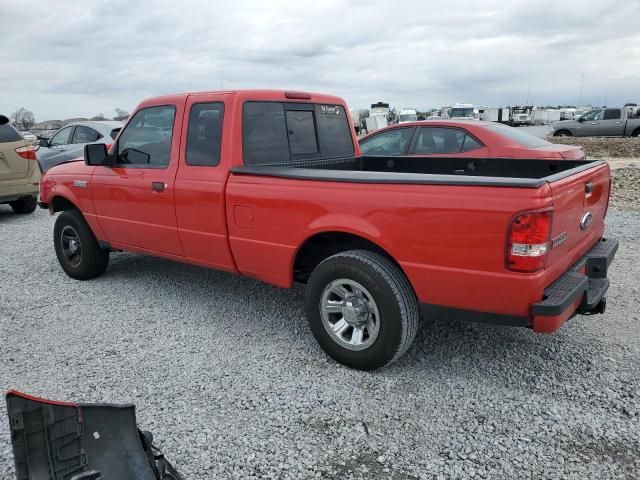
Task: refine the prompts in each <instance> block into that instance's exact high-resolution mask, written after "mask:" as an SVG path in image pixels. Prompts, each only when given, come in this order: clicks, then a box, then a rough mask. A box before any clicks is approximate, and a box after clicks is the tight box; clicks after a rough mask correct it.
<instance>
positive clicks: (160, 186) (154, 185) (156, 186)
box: [151, 182, 167, 192]
mask: <svg viewBox="0 0 640 480" xmlns="http://www.w3.org/2000/svg"><path fill="white" fill-rule="evenodd" d="M166 188H167V184H166V183H164V182H151V190H153V191H154V192H164V191H165V190H166Z"/></svg>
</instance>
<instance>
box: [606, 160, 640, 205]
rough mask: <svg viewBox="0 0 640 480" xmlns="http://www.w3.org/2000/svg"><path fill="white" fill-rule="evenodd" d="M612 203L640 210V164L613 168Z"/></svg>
mask: <svg viewBox="0 0 640 480" xmlns="http://www.w3.org/2000/svg"><path fill="white" fill-rule="evenodd" d="M612 175H613V178H612V186H611V205H613V206H615V207H618V208H623V209H625V210H634V211H640V165H638V164H636V165H635V166H631V167H623V168H618V169H614V170H612Z"/></svg>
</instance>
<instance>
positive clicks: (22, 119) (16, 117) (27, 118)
mask: <svg viewBox="0 0 640 480" xmlns="http://www.w3.org/2000/svg"><path fill="white" fill-rule="evenodd" d="M114 113H115V115H114V116H113V117H112V119H113V120H118V121H123V120H126V119H127V118H129V112H127V111H126V110H123V109H121V108H116V109H114ZM9 120H11V123H13V124H14V125H15V126H16V128H18V129H19V130H30V129H31V128H33V126H34V125H35V123H36V117H35V115H34V114H33V112H32V111H31V110H28V109H26V108H24V107H20V108H18V109H17V110H16V111H15V112H13V113H12V114H11V115H10V116H9ZM88 120H109V119H108V118H107V117H105V116H104V114H103V113H99V114H97V115H95V116H93V117H91V118H89V119H88Z"/></svg>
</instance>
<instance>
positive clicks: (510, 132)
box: [486, 123, 552, 148]
mask: <svg viewBox="0 0 640 480" xmlns="http://www.w3.org/2000/svg"><path fill="white" fill-rule="evenodd" d="M486 126H487V128H488V129H489V130H493V131H494V132H496V133H498V134H500V135H502V136H503V137H507V138H508V139H509V140H513V141H514V142H516V143H517V144H518V145H522V146H523V147H527V148H541V147H546V146H548V145H552V143H551V142H547V141H546V140H545V139H543V138H540V137H536V136H535V135H531V134H530V133H525V132H523V131H522V130H519V129H517V128H513V127H509V126H507V125H502V124H499V123H489V124H487V125H486Z"/></svg>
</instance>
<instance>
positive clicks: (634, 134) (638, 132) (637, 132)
mask: <svg viewBox="0 0 640 480" xmlns="http://www.w3.org/2000/svg"><path fill="white" fill-rule="evenodd" d="M631 136H632V137H640V128H639V129H638V130H636V131H635V132H633V133H632V134H631Z"/></svg>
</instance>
